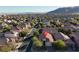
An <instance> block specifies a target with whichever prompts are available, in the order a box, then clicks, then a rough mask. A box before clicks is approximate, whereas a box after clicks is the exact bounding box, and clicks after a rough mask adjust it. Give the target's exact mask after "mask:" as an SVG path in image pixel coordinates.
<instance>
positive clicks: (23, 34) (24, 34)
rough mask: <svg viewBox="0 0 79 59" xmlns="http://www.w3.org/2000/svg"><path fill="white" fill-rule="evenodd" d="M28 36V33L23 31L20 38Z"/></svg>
mask: <svg viewBox="0 0 79 59" xmlns="http://www.w3.org/2000/svg"><path fill="white" fill-rule="evenodd" d="M26 34H27V32H26V31H21V32H20V33H19V36H20V37H24V36H26Z"/></svg>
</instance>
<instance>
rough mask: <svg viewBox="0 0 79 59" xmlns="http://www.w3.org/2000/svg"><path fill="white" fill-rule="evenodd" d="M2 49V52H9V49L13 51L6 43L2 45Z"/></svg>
mask: <svg viewBox="0 0 79 59" xmlns="http://www.w3.org/2000/svg"><path fill="white" fill-rule="evenodd" d="M0 51H1V52H9V51H11V48H10V47H8V46H7V45H5V46H3V47H0Z"/></svg>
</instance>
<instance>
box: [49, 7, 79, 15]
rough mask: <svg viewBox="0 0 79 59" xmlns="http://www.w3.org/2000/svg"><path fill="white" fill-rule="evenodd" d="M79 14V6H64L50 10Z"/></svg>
mask: <svg viewBox="0 0 79 59" xmlns="http://www.w3.org/2000/svg"><path fill="white" fill-rule="evenodd" d="M76 13H77V14H79V6H76V7H63V8H58V9H56V10H54V11H51V12H48V14H76Z"/></svg>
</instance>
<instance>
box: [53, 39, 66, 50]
mask: <svg viewBox="0 0 79 59" xmlns="http://www.w3.org/2000/svg"><path fill="white" fill-rule="evenodd" d="M53 46H54V48H55V49H57V50H65V48H66V44H65V42H64V41H63V40H57V41H55V42H53Z"/></svg>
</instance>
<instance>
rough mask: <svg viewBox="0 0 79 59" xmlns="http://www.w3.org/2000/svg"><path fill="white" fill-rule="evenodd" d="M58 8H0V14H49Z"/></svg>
mask: <svg viewBox="0 0 79 59" xmlns="http://www.w3.org/2000/svg"><path fill="white" fill-rule="evenodd" d="M57 8H59V7H54V6H0V13H23V12H39V13H41V12H49V11H53V10H55V9H57Z"/></svg>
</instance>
